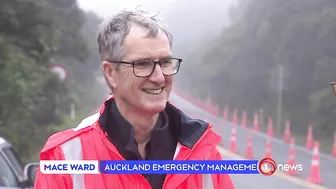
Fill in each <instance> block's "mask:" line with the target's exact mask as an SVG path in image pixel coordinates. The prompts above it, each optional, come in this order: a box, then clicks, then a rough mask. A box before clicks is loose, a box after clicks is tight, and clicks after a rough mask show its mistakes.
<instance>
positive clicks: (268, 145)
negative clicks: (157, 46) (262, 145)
mask: <svg viewBox="0 0 336 189" xmlns="http://www.w3.org/2000/svg"><path fill="white" fill-rule="evenodd" d="M265 158H272V143H271V139H270V137H267V142H266V152H265Z"/></svg>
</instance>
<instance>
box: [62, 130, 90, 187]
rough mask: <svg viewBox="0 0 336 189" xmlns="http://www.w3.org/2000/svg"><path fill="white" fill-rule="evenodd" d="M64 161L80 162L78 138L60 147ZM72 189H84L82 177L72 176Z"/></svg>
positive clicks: (81, 155)
mask: <svg viewBox="0 0 336 189" xmlns="http://www.w3.org/2000/svg"><path fill="white" fill-rule="evenodd" d="M61 148H62V150H63V154H64V159H65V160H82V159H83V151H82V143H81V141H80V138H79V137H75V138H73V139H71V140H69V141H67V142H66V143H64V144H62V145H61ZM71 177H72V183H73V189H85V183H84V175H83V174H72V175H71Z"/></svg>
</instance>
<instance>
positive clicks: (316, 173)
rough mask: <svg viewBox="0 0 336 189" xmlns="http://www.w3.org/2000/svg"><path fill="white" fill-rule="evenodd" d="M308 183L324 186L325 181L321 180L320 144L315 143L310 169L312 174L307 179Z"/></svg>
mask: <svg viewBox="0 0 336 189" xmlns="http://www.w3.org/2000/svg"><path fill="white" fill-rule="evenodd" d="M307 181H309V182H311V183H315V184H322V183H323V181H322V179H321V174H320V154H319V143H318V142H315V144H314V150H313V158H312V162H311V167H310V174H309V177H308V178H307Z"/></svg>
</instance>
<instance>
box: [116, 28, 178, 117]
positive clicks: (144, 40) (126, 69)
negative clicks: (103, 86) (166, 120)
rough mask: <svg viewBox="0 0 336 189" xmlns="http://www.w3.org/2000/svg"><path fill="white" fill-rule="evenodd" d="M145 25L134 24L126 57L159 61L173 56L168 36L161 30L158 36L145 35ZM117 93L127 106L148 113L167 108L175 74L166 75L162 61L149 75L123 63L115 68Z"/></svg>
mask: <svg viewBox="0 0 336 189" xmlns="http://www.w3.org/2000/svg"><path fill="white" fill-rule="evenodd" d="M147 32H148V31H146V30H145V29H143V28H141V27H139V26H136V25H134V26H132V28H131V30H130V32H129V34H128V35H127V37H126V38H125V41H124V48H125V49H124V50H125V57H124V59H123V60H122V61H125V62H134V61H142V60H153V61H159V60H161V59H164V58H167V57H171V56H172V52H171V48H170V44H169V41H168V38H167V36H166V35H165V34H164V32H162V31H160V32H159V34H158V35H157V37H156V38H151V37H145V36H146V35H147ZM112 77H113V81H112V82H111V85H112V86H113V88H114V95H115V97H116V98H119V99H120V101H121V102H122V103H123V104H124V105H126V106H127V107H131V108H135V109H136V110H138V111H141V112H146V113H153V114H155V113H158V112H161V111H162V110H164V108H165V106H166V102H167V101H168V98H169V94H170V92H171V88H172V82H173V78H172V76H164V75H163V74H162V71H161V67H160V65H158V64H157V65H156V67H155V69H154V71H153V73H152V74H151V75H150V76H148V77H136V76H135V75H134V73H133V67H132V65H128V64H120V67H119V70H115V71H113V74H112Z"/></svg>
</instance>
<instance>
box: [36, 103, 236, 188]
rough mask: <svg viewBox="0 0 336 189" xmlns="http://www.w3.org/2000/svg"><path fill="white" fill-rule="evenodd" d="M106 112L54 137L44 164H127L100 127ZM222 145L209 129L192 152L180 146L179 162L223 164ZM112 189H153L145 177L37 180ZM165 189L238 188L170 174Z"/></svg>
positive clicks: (41, 184) (212, 178)
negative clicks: (207, 160)
mask: <svg viewBox="0 0 336 189" xmlns="http://www.w3.org/2000/svg"><path fill="white" fill-rule="evenodd" d="M110 99H111V98H110ZM110 99H108V100H110ZM168 104H169V103H168ZM170 106H172V105H170ZM103 111H104V106H103V107H102V109H101V111H100V113H97V114H94V115H92V116H90V117H88V118H86V119H84V120H83V121H82V122H81V123H80V124H79V125H78V126H77V127H76V128H74V129H69V130H66V131H63V132H59V133H56V134H54V135H52V136H51V137H50V138H49V139H48V141H47V142H46V144H45V146H44V148H43V149H42V151H41V153H40V160H124V158H123V157H122V156H121V155H120V154H119V152H118V151H117V149H116V148H115V147H114V146H113V144H112V143H111V142H110V141H109V140H108V139H107V137H106V136H105V134H104V132H103V131H102V130H101V128H100V126H99V122H98V119H99V117H100V115H101V113H102V112H103ZM175 111H177V112H180V111H179V110H177V109H176V110H175ZM181 115H183V113H182V114H181ZM189 119H190V118H189ZM182 121H183V120H182ZM219 142H220V137H219V136H218V135H216V134H215V133H214V132H213V131H212V126H210V125H209V126H208V128H207V130H206V131H205V132H204V134H203V135H202V136H201V137H200V138H199V139H198V141H197V143H196V144H195V145H194V147H193V148H192V149H190V148H187V147H186V146H183V145H181V144H178V145H177V148H176V152H175V160H205V159H209V160H220V159H222V157H221V155H220V153H219V152H218V150H217V149H216V146H217V145H218V144H219ZM110 188H113V189H151V186H150V185H149V183H148V182H147V180H146V179H145V178H144V177H143V176H142V175H141V174H124V175H123V174H118V175H104V174H99V175H94V174H85V175H70V174H67V175H65V174H64V175H61V174H57V175H56V174H55V175H44V174H42V173H41V172H40V171H39V170H38V173H37V176H36V180H35V189H110ZM163 189H234V186H233V183H232V181H231V179H230V176H229V175H217V174H213V175H201V174H168V175H167V176H166V179H165V182H164V185H163Z"/></svg>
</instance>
